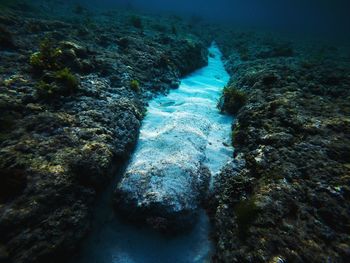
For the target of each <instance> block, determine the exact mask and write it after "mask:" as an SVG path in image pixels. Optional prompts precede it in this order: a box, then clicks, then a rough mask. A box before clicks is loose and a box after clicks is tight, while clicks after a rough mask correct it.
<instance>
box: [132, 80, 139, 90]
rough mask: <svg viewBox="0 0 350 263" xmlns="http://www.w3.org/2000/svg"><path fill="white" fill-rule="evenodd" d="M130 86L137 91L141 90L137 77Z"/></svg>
mask: <svg viewBox="0 0 350 263" xmlns="http://www.w3.org/2000/svg"><path fill="white" fill-rule="evenodd" d="M130 88H131V89H132V90H133V91H135V92H139V91H140V82H139V81H138V80H136V79H133V80H132V81H130Z"/></svg>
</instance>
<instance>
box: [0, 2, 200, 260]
mask: <svg viewBox="0 0 350 263" xmlns="http://www.w3.org/2000/svg"><path fill="white" fill-rule="evenodd" d="M35 10H36V11H35V13H34V14H35V18H33V13H30V12H29V11H28V12H26V8H25V7H24V9H21V10H18V9H14V10H13V9H9V10H5V9H2V10H1V16H0V30H1V32H6V34H1V38H0V61H1V65H0V82H1V84H0V110H1V115H0V233H1V235H0V259H1V260H3V261H9V262H26V263H30V262H63V261H64V260H65V258H66V257H69V256H70V254H71V252H72V250H75V249H77V248H78V245H79V243H80V242H81V240H82V239H83V238H84V237H85V236H86V234H87V233H88V231H89V226H90V221H91V215H92V210H93V205H94V201H95V200H96V198H97V197H98V196H99V193H100V192H102V191H103V189H104V188H105V186H106V185H107V184H108V183H109V182H110V181H111V179H112V178H113V177H114V176H115V171H116V169H117V168H120V167H121V166H122V165H123V164H124V162H125V161H126V160H127V158H128V156H129V153H130V151H131V150H132V149H133V146H134V144H135V141H136V139H137V136H138V131H139V127H140V121H141V119H142V118H143V114H144V109H145V108H144V105H145V104H146V103H147V100H148V99H149V98H151V97H153V96H154V95H155V94H157V93H164V92H166V91H167V90H169V89H170V88H176V87H177V85H178V82H179V77H180V76H181V75H182V74H184V73H186V72H188V71H191V70H193V69H194V68H196V67H197V66H198V67H201V66H204V65H206V63H207V57H206V52H207V51H206V48H205V47H204V46H203V45H202V44H201V42H200V41H199V40H198V38H196V37H195V36H192V35H191V34H190V33H188V32H187V31H186V29H184V28H185V27H183V28H180V27H179V28H178V29H177V31H176V32H175V31H174V29H173V30H172V29H171V28H170V27H169V26H168V27H167V26H163V25H162V24H165V25H171V24H172V22H171V21H168V20H167V18H164V20H161V19H153V18H151V17H147V16H142V17H140V16H137V15H135V14H132V13H127V12H120V13H118V12H108V13H103V14H102V13H101V14H95V13H92V12H89V13H86V11H84V10H75V11H74V12H72V14H70V13H67V15H68V14H69V16H67V17H66V16H64V14H61V13H60V14H59V16H54V15H52V16H51V17H50V16H49V14H48V13H45V14H44V13H41V12H40V10H38V9H35ZM57 10H59V8H57ZM78 11H79V12H78ZM164 32H169V34H167V35H166V36H165V33H164ZM171 32H173V33H171ZM189 58H190V59H191V63H188V64H187V63H186V61H188V59H189ZM179 61H181V62H182V63H181V67H180V63H179ZM184 61H185V63H184Z"/></svg>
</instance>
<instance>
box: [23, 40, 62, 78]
mask: <svg viewBox="0 0 350 263" xmlns="http://www.w3.org/2000/svg"><path fill="white" fill-rule="evenodd" d="M61 54H62V50H61V49H60V48H57V47H54V44H53V41H52V40H51V39H49V38H44V39H43V40H42V41H41V42H40V45H39V51H38V52H35V53H33V54H32V55H31V56H30V60H29V62H30V65H31V66H32V68H33V70H35V71H42V70H58V69H61V68H62V65H61V64H60V62H59V61H58V58H59V56H60V55H61Z"/></svg>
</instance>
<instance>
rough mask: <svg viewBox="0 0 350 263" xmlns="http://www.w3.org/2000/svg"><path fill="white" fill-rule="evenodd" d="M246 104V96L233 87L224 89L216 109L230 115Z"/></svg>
mask: <svg viewBox="0 0 350 263" xmlns="http://www.w3.org/2000/svg"><path fill="white" fill-rule="evenodd" d="M246 103H247V94H246V93H245V92H244V91H242V90H239V89H237V88H235V87H233V86H229V87H225V88H224V90H223V92H222V96H221V99H220V102H219V105H218V107H219V108H220V110H221V111H223V112H227V113H230V114H237V112H238V111H239V110H240V109H241V108H242V107H243V106H244V105H245V104H246Z"/></svg>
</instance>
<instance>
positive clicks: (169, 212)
mask: <svg viewBox="0 0 350 263" xmlns="http://www.w3.org/2000/svg"><path fill="white" fill-rule="evenodd" d="M209 178H210V173H209V170H208V169H207V168H206V167H204V166H202V165H200V163H195V164H189V163H183V164H180V163H174V162H172V160H162V161H160V162H158V163H155V164H153V165H150V164H147V163H140V164H135V165H133V166H132V167H131V168H130V169H128V171H127V173H126V174H125V177H124V178H123V180H122V182H121V183H120V184H119V186H118V187H117V190H116V192H115V205H116V207H117V208H118V209H119V211H121V212H122V213H124V214H126V215H127V217H128V218H129V219H130V220H132V221H141V222H143V223H147V224H148V225H150V226H151V227H152V228H154V229H157V230H159V231H164V232H173V231H179V230H180V231H181V230H184V229H187V228H189V227H190V226H192V225H193V224H194V223H195V220H196V216H197V212H198V207H199V204H200V202H201V200H202V199H203V198H204V196H205V193H206V190H207V188H208V183H209Z"/></svg>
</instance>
